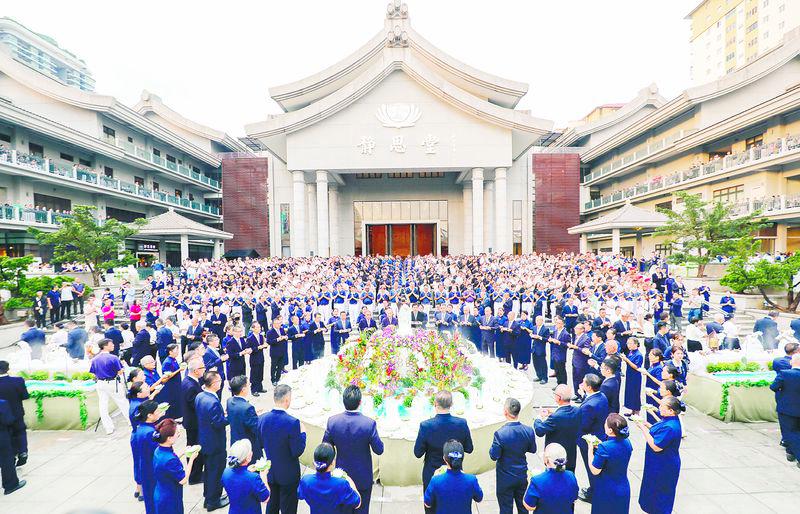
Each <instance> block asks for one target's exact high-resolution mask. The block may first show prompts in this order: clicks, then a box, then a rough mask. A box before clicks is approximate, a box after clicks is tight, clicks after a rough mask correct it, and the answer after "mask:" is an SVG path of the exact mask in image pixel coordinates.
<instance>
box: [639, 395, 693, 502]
mask: <svg viewBox="0 0 800 514" xmlns="http://www.w3.org/2000/svg"><path fill="white" fill-rule="evenodd" d="M683 410H684V407H683V405H682V404H681V402H680V400H678V399H677V398H665V399H664V400H663V401H662V403H661V404H660V406H659V413H660V414H661V421H659V422H658V423H655V424H653V425H650V424H649V423H646V422H642V423H638V425H639V428H640V429H641V430H642V433H643V434H644V438H645V441H646V442H647V449H646V450H645V454H644V471H643V472H642V486H641V489H640V490H639V507H641V508H642V510H643V511H645V512H646V513H647V514H670V513H671V512H672V507H673V505H674V504H675V490H676V488H677V487H678V477H679V475H680V472H681V456H680V453H679V449H680V445H681V423H680V421H679V420H678V415H679V414H680V413H681V412H683Z"/></svg>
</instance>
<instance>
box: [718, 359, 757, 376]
mask: <svg viewBox="0 0 800 514" xmlns="http://www.w3.org/2000/svg"><path fill="white" fill-rule="evenodd" d="M706 371H708V372H709V373H717V372H720V371H730V372H753V371H761V365H760V364H759V363H757V362H747V363H744V362H740V361H736V362H715V363H712V364H708V365H707V366H706Z"/></svg>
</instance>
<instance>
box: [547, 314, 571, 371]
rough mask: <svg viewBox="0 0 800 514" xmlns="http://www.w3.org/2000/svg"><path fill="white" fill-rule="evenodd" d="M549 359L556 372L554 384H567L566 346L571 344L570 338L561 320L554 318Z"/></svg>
mask: <svg viewBox="0 0 800 514" xmlns="http://www.w3.org/2000/svg"><path fill="white" fill-rule="evenodd" d="M550 342H551V343H552V344H551V346H550V358H551V360H552V363H553V369H554V370H555V372H556V382H557V383H559V384H566V383H567V345H568V344H571V343H572V336H571V335H570V333H569V331H568V330H567V328H566V327H565V326H564V320H563V319H562V318H556V325H555V328H554V329H553V335H552V336H551V337H550Z"/></svg>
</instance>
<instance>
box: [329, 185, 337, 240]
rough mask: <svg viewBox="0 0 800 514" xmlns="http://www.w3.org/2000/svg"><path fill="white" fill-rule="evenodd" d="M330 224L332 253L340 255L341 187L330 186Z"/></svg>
mask: <svg viewBox="0 0 800 514" xmlns="http://www.w3.org/2000/svg"><path fill="white" fill-rule="evenodd" d="M328 213H329V214H328V225H329V227H330V235H329V238H330V239H329V245H330V255H339V189H338V188H337V187H336V184H330V185H329V186H328Z"/></svg>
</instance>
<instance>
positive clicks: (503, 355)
mask: <svg viewBox="0 0 800 514" xmlns="http://www.w3.org/2000/svg"><path fill="white" fill-rule="evenodd" d="M495 319H496V320H497V324H496V326H495V336H494V337H495V341H497V343H496V344H495V352H496V354H497V358H498V359H500V360H501V361H503V362H508V363H510V362H511V348H512V339H511V326H510V317H509V316H506V313H505V312H504V311H503V308H502V307H501V308H499V309H498V310H497V315H496V316H495Z"/></svg>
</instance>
